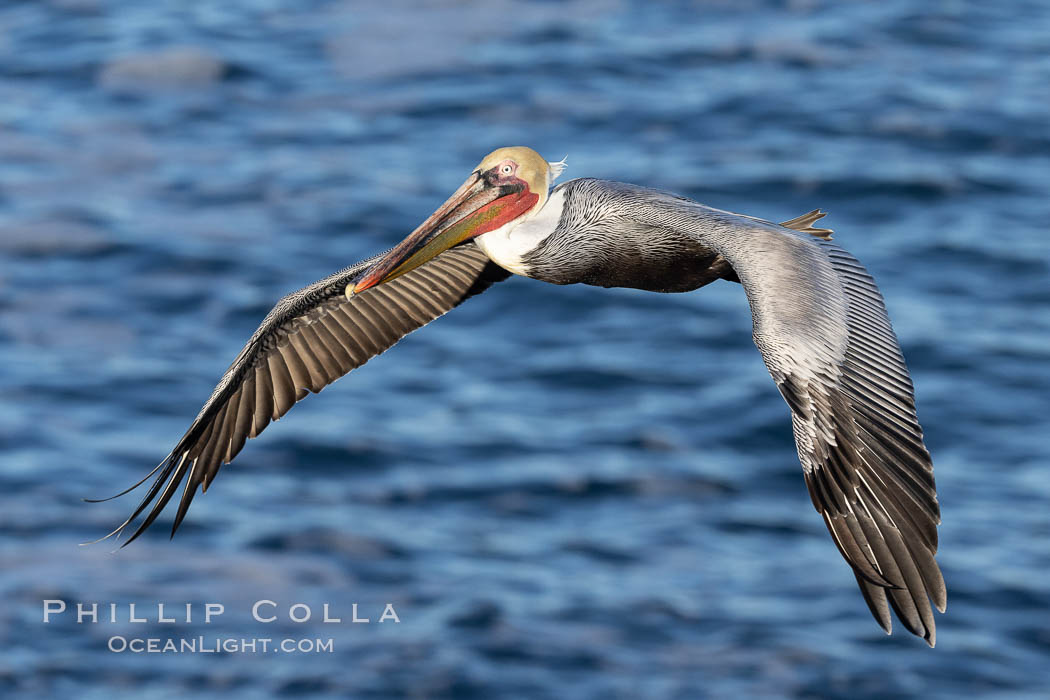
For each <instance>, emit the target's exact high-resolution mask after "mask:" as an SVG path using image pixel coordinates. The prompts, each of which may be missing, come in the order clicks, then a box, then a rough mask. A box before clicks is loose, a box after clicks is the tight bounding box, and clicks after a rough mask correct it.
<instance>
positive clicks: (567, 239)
mask: <svg viewBox="0 0 1050 700" xmlns="http://www.w3.org/2000/svg"><path fill="white" fill-rule="evenodd" d="M559 189H564V190H565V206H564V210H563V213H562V217H561V220H560V222H559V224H558V227H557V228H556V229H555V230H554V232H553V233H552V234H551V235H550V236H548V237H547V238H546V239H545V240H544V241H543V242H542V243H541V244H540V245H539V246H537V247H536V248H535V249H534V250H533V251H532V253H530V254H529V255H528V256H527V257H526V264H527V266H528V273H529V276H531V277H536V278H538V279H543V280H546V281H549V282H554V283H556V284H571V283H574V282H583V283H585V284H592V285H598V286H602V287H636V288H640V289H651V290H654V291H675V292H680V291H688V290H690V289H695V288H697V287H700V286H702V285H705V284H708V283H710V282H712V281H714V280H715V279H718V278H725V279H732V280H738V281H739V282H740V283H741V284H742V285H743V287H744V292H745V293H746V294H747V298H748V301H749V303H750V305H751V313H752V321H753V326H754V329H753V337H754V341H755V345H756V346H758V349H759V351H761V353H762V359H763V360H764V361H765V364H766V367H767V368H768V369H769V373H770V374H771V375H772V376H773V380H774V381H775V382H776V384H777V387H778V388H779V389H780V392H781V394H782V395H783V396H784V399H785V400H786V401H787V403H788V406H789V407H790V408H791V422H792V426H793V427H794V432H795V443H796V446H797V448H798V455H799V460H800V461H801V462H802V467H803V473H804V476H805V480H806V485H807V486H808V487H809V493H810V496H811V497H812V500H813V505H814V506H815V507H816V509H817V511H818V512H819V513H820V514H821V516H823V518H824V522H825V524H826V525H827V527H828V530H829V531H830V532H831V534H832V537H833V539H834V540H835V544H836V545H837V546H838V548H839V550H840V551H841V552H842V555H843V556H844V557H845V558H846V561H848V562H849V564H850V566H852V567H853V570H854V573H855V574H856V577H857V582H858V584H859V585H860V588H861V592H862V593H863V595H864V598H865V600H866V601H867V603H868V606H869V608H870V609H871V612H872V614H873V615H874V616H875V618H876V620H878V622H879V624H880V625H881V626H882V627H883V628H884V629H885V630H886V631H887V632H889V631H890V629H891V621H890V615H889V608H890V607H893V609H894V610H896V612H897V616H898V617H899V618H900V620H901V622H902V623H903V624H904V626H905V627H906V628H907V629H908V630H909V631H910V632H912V633H914V634H916V635H919V636H921V637H923V638H924V639H926V641H927V642H928V643H929V644H930V645H931V646H933V644H934V643H935V640H936V627H935V623H934V619H933V612H932V610H931V607H930V599H931V598H932V600H933V604H934V606H936V607H937V609H938V610H940V611H942V612H943V611H944V609H945V605H946V593H945V587H944V580H943V578H942V577H941V572H940V569H939V568H938V566H937V563H936V561H935V560H934V554H935V553H936V551H937V524H938V523H939V522H940V509H939V506H938V503H937V494H936V490H935V486H934V479H933V465H932V462H931V460H930V455H929V452H927V450H926V447H925V445H924V444H923V440H922V428H921V427H920V426H919V423H918V420H917V418H916V415H915V401H914V395H913V390H912V383H911V378H910V377H909V375H908V370H907V367H906V366H905V364H904V358H903V357H902V355H901V352H900V347H899V345H898V342H897V337H896V336H895V335H894V332H893V329H892V327H891V326H890V322H889V319H888V317H887V316H886V309H885V306H884V305H883V300H882V295H881V294H880V293H879V290H878V288H877V287H876V286H875V282H874V280H872V278H871V276H870V275H869V274H868V273H867V271H866V270H865V269H864V267H863V266H861V264H860V263H859V262H857V260H856V259H855V258H854V257H853V256H851V255H850V254H849V253H847V252H846V251H844V250H843V249H842V248H840V247H838V246H837V245H835V244H834V243H832V242H831V241H830V240H829V236H828V234H829V233H830V232H829V231H828V230H827V229H810V228H809V225H810V224H811V223H812V222H813V221H815V218H812V217H813V215H814V213H813V212H811V213H810V214H807V215H804V216H802V217H798V219H793V220H792V221H788V222H784V224H782V225H777V224H773V223H770V222H768V221H763V220H761V219H755V218H753V217H749V216H743V215H739V214H732V213H730V212H724V211H720V210H717V209H712V208H710V207H705V206H703V205H700V204H698V203H696V202H693V201H692V200H689V199H685V198H683V197H679V196H677V195H673V194H668V193H664V192H658V191H655V190H650V189H646V188H643V187H638V186H635V185H627V184H622V183H614V182H607V181H602V180H591V179H580V180H572V181H569V182H567V183H565V184H563V185H561V186H560V188H559ZM796 228H797V229H802V230H800V231H797V230H793V229H796Z"/></svg>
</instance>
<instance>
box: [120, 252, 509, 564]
mask: <svg viewBox="0 0 1050 700" xmlns="http://www.w3.org/2000/svg"><path fill="white" fill-rule="evenodd" d="M375 259H376V258H372V259H370V260H365V261H363V262H360V263H358V264H356V265H354V266H352V267H349V268H347V269H345V270H343V271H341V272H338V273H336V274H334V275H332V276H330V277H326V278H325V279H323V280H320V281H318V282H315V283H314V284H312V285H310V286H309V287H305V288H303V289H300V290H299V291H297V292H295V293H293V294H289V295H288V296H286V297H285V298H283V299H281V301H279V302H278V303H277V306H275V307H274V308H273V310H271V311H270V313H269V314H268V315H267V316H266V318H265V319H264V320H263V322H262V324H261V325H260V326H259V328H258V329H257V330H256V331H255V333H254V334H253V335H252V337H251V339H250V340H249V341H248V343H247V345H245V346H244V348H243V349H242V350H241V352H240V354H239V355H238V356H237V359H235V360H234V361H233V364H231V365H230V367H229V369H227V370H226V373H225V374H224V375H223V377H222V379H220V380H219V384H218V386H216V387H215V390H214V391H213V392H212V395H211V398H209V399H208V401H207V402H206V403H205V404H204V407H203V408H202V409H201V411H200V413H199V414H198V415H197V418H196V419H195V420H194V421H193V423H192V424H191V425H190V427H189V430H187V431H186V433H185V435H183V436H182V439H180V440H179V442H178V443H177V444H176V445H175V448H174V449H173V450H172V451H171V453H169V454H168V456H167V457H166V458H165V459H164V460H163V461H162V462H161V463H160V464H159V465H158V466H157V467H156V468H155V469H154V470H153V471H152V472H150V474H148V475H147V476H146V477H145V478H144V479H143V480H142V481H140V482H139V483H138V484H136V485H135V486H138V485H139V484H141V483H143V482H144V481H146V480H147V479H149V478H150V476H153V475H154V474H156V478H155V479H154V481H153V483H152V485H151V486H150V488H149V491H148V492H147V493H146V495H145V497H144V498H143V499H142V501H141V502H140V503H139V504H138V506H137V507H136V508H135V511H134V512H133V513H132V514H131V517H129V518H128V519H127V520H126V521H124V523H123V524H122V525H121V526H120V527H119V528H117V530H115V531H114V533H117V532H120V531H121V530H123V529H124V528H126V527H127V526H128V525H129V524H131V523H132V522H133V521H134V520H135V519H136V518H137V517H138V516H139V515H140V514H141V513H142V512H143V511H145V510H146V509H147V508H150V505H151V504H152V508H150V510H149V513H148V514H147V516H146V517H145V519H143V521H142V523H141V524H140V525H139V526H138V528H137V529H136V530H135V532H134V533H133V534H132V536H131V537H130V538H129V539H128V541H127V542H125V543H124V544H125V545H127V544H129V543H130V542H132V541H133V540H134V539H135V538H137V537H138V536H139V535H140V534H142V532H143V531H145V530H146V528H148V527H149V526H150V525H151V524H152V523H153V521H154V520H155V519H156V518H157V516H158V515H159V514H160V512H161V511H162V510H163V509H164V507H165V506H166V505H167V503H168V501H170V500H171V498H172V496H173V495H174V494H175V492H176V490H177V489H178V487H179V484H180V483H181V482H183V481H185V486H184V487H183V491H182V499H181V501H180V503H179V509H178V512H177V513H176V516H175V522H174V524H173V526H172V530H171V531H172V534H173V535H174V533H175V530H176V529H177V528H178V526H179V523H181V522H182V519H183V517H185V515H186V510H187V508H189V505H190V502H191V501H192V500H193V496H194V494H195V493H196V491H197V487H198V486H202V490H205V491H206V490H207V489H208V487H209V486H210V485H211V482H212V479H214V478H215V475H216V473H218V471H219V467H221V466H222V465H223V464H228V463H229V462H230V461H232V460H233V458H234V457H235V456H236V455H237V453H238V452H240V451H241V448H242V447H244V443H245V441H246V440H248V439H249V438H253V437H255V436H257V435H258V434H259V433H261V432H262V431H263V429H264V428H266V426H267V425H268V424H269V423H270V421H271V420H277V419H278V418H280V417H281V416H283V415H284V414H285V413H287V412H288V410H289V409H290V408H291V407H292V406H293V405H295V403H296V402H297V401H299V400H300V399H302V398H303V397H305V396H306V395H307V394H308V393H309V392H315V393H316V392H318V391H320V390H321V389H323V388H324V387H326V386H327V385H329V384H331V383H332V382H334V381H335V380H336V379H338V378H339V377H341V376H343V375H344V374H346V373H347V372H349V371H351V370H353V369H355V368H357V367H360V366H361V365H363V364H364V363H365V362H367V361H368V360H369V359H371V358H372V357H374V356H376V355H378V354H379V353H381V352H383V351H384V350H386V349H387V348H389V347H391V346H392V345H394V343H396V342H397V341H398V340H400V339H401V338H403V337H404V336H405V335H407V334H408V333H411V332H412V331H414V330H416V329H417V328H420V327H422V326H424V325H426V324H427V323H429V322H430V321H433V320H434V319H436V318H437V317H438V316H441V315H442V314H444V313H445V312H447V311H449V310H451V309H453V308H455V307H456V306H457V305H459V304H460V303H461V302H462V301H464V300H465V299H467V298H468V297H471V296H473V295H475V294H478V293H480V292H482V291H484V290H485V289H487V288H488V287H489V286H491V285H492V284H493V283H495V282H498V281H501V280H504V279H506V278H507V277H508V276H509V275H510V273H508V272H506V271H505V270H503V269H502V268H500V267H498V266H497V265H495V264H494V263H492V262H490V261H489V258H488V257H487V256H486V255H485V254H484V253H483V252H482V251H481V250H480V249H479V248H478V247H477V246H476V245H475V244H474V243H473V242H469V243H465V244H463V245H460V246H457V247H455V248H452V249H450V250H447V251H445V252H444V253H442V254H441V255H439V256H437V257H436V258H434V259H433V260H431V261H430V262H428V263H427V264H425V265H423V266H421V267H419V268H416V269H415V270H413V271H411V272H409V273H406V274H404V275H402V276H401V277H398V278H397V279H394V280H391V281H389V282H387V283H385V284H382V285H380V286H377V287H373V288H371V289H368V290H366V291H364V292H361V293H360V294H356V295H354V296H353V297H352V298H349V299H348V298H347V297H346V295H345V293H344V292H345V289H346V286H347V284H349V283H350V282H352V281H354V280H355V279H356V278H357V277H358V276H359V275H361V274H362V273H363V272H364V271H365V270H366V269H367V268H368V266H369V265H370V264H371V263H372V262H373V260H375ZM132 488H135V487H134V486H133V487H132ZM128 490H129V491H130V490H131V489H128ZM124 493H127V491H125V492H124ZM118 495H120V494H118Z"/></svg>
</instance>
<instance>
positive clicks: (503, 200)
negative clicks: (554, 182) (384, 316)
mask: <svg viewBox="0 0 1050 700" xmlns="http://www.w3.org/2000/svg"><path fill="white" fill-rule="evenodd" d="M493 175H494V173H492V172H489V173H483V172H481V171H480V170H476V171H474V172H473V173H472V174H471V176H470V177H469V178H467V181H466V182H464V183H463V184H462V185H461V186H460V188H459V189H458V190H456V191H455V193H454V194H453V195H452V196H451V197H449V198H448V201H446V202H445V203H444V204H442V205H441V207H440V208H438V210H437V211H435V212H434V213H433V214H431V215H430V216H429V217H428V218H427V220H426V221H424V222H423V223H422V224H420V225H419V228H417V229H416V230H415V231H413V232H412V233H411V234H409V236H408V237H407V238H406V239H405V240H403V241H401V242H400V243H398V244H397V245H396V246H395V247H394V248H393V249H392V250H390V251H389V252H387V253H386V254H384V255H383V256H381V257H380V258H379V259H378V260H376V261H375V262H374V263H372V265H371V266H370V267H368V268H366V269H365V271H364V273H363V274H362V275H361V276H360V277H358V278H357V279H356V280H355V281H354V282H351V283H350V284H348V285H347V287H346V295H347V296H348V297H350V296H352V295H354V294H359V293H361V292H363V291H365V290H366V289H369V288H370V287H374V286H376V285H379V284H383V283H384V282H389V281H390V280H392V279H395V278H397V277H400V276H401V275H403V274H405V273H406V272H410V271H411V270H414V269H416V268H417V267H419V266H420V265H422V264H423V263H425V262H427V261H428V260H430V259H432V258H434V257H435V256H437V255H440V254H441V253H443V252H445V251H446V250H448V249H449V248H451V247H453V246H455V245H459V244H460V243H462V242H464V241H467V240H470V239H471V238H475V237H477V236H480V235H481V234H483V233H487V232H489V231H494V230H495V229H497V228H499V227H500V226H503V225H504V224H505V223H507V222H508V221H513V220H514V219H516V218H518V217H519V216H521V215H522V214H524V213H525V212H527V211H529V210H530V209H531V208H532V207H533V206H535V204H536V202H537V201H538V199H539V197H537V195H535V194H533V193H531V192H529V190H528V187H527V186H526V185H525V183H523V182H521V183H520V184H497V183H496V182H495V178H494V177H493ZM519 182H520V181H519Z"/></svg>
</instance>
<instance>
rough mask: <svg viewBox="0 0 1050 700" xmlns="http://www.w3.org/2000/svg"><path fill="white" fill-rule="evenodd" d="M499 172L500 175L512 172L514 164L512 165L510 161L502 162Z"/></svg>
mask: <svg viewBox="0 0 1050 700" xmlns="http://www.w3.org/2000/svg"><path fill="white" fill-rule="evenodd" d="M499 172H500V175H510V174H511V173H512V172H514V166H512V165H511V164H510V163H504V164H503V167H501V168H500V169H499Z"/></svg>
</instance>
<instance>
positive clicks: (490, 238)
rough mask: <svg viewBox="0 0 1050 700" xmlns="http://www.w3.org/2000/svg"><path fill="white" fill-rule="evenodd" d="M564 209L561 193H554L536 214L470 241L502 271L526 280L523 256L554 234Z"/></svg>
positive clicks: (526, 271)
mask: <svg viewBox="0 0 1050 700" xmlns="http://www.w3.org/2000/svg"><path fill="white" fill-rule="evenodd" d="M564 206H565V193H564V192H554V193H553V194H552V195H551V196H550V197H549V198H548V199H547V202H546V203H545V204H544V205H543V207H542V208H541V209H540V210H539V211H537V212H536V213H534V214H531V215H529V216H527V217H525V218H523V219H518V220H516V221H510V222H508V223H506V224H504V225H503V226H500V227H499V228H498V229H496V230H494V231H489V232H488V233H483V234H481V235H480V236H478V237H477V238H475V239H474V241H475V242H476V243H477V244H478V247H479V248H481V249H482V250H483V251H485V255H487V256H489V259H490V260H492V262H494V263H496V264H497V265H499V266H500V267H502V268H503V269H504V270H508V271H510V272H513V273H514V274H516V275H524V276H525V277H528V276H529V273H528V270H527V269H526V266H525V263H524V260H523V258H524V256H525V255H526V254H528V253H529V252H530V251H532V250H535V249H536V247H537V246H538V245H539V244H540V243H542V242H543V241H544V239H546V238H547V236H549V235H551V234H552V233H554V229H555V228H557V226H558V221H559V220H560V219H561V212H562V208H563V207H564Z"/></svg>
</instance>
